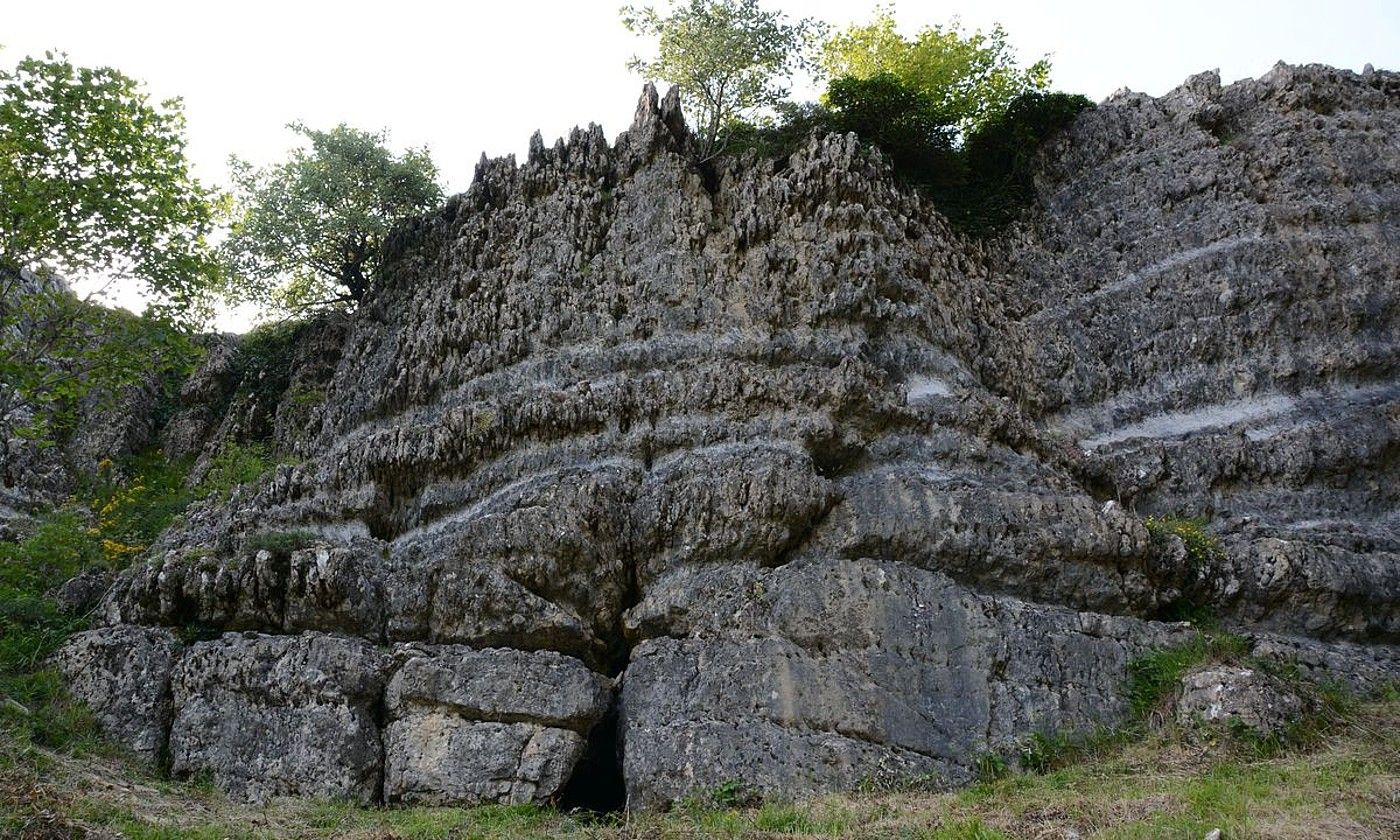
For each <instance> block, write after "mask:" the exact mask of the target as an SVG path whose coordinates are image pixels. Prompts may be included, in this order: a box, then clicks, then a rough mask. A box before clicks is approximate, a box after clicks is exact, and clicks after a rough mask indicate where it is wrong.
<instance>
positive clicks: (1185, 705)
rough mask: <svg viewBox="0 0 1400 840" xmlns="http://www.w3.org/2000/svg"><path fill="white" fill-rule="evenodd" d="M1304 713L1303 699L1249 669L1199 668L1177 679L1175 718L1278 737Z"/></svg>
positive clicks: (1184, 722)
mask: <svg viewBox="0 0 1400 840" xmlns="http://www.w3.org/2000/svg"><path fill="white" fill-rule="evenodd" d="M1304 710H1305V705H1304V703H1303V699H1302V698H1300V697H1299V696H1298V695H1296V694H1294V693H1292V692H1291V691H1289V690H1288V689H1287V688H1285V687H1284V686H1282V685H1280V684H1279V683H1278V681H1277V680H1273V679H1270V678H1269V677H1268V676H1267V675H1266V674H1262V673H1260V672H1259V671H1257V670H1255V669H1253V668H1241V667H1237V666H1222V667H1216V668H1203V669H1201V670H1198V671H1193V672H1191V673H1189V674H1187V675H1186V676H1184V677H1182V678H1181V697H1180V698H1179V699H1178V700H1177V702H1176V718H1177V720H1178V721H1179V722H1180V723H1182V724H1184V725H1187V726H1191V725H1195V724H1200V723H1213V724H1224V725H1230V726H1243V727H1245V728H1246V729H1249V730H1252V731H1254V732H1257V733H1259V734H1261V735H1276V734H1279V733H1282V732H1283V731H1284V730H1285V729H1286V728H1287V727H1288V725H1289V724H1290V723H1293V722H1295V721H1297V720H1298V719H1299V717H1300V716H1301V715H1302V714H1303V712H1304Z"/></svg>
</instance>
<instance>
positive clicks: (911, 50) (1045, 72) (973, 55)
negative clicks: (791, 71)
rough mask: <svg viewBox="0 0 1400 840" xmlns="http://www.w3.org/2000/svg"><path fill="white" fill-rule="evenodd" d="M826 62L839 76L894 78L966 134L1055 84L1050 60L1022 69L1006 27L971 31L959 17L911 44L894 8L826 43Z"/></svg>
mask: <svg viewBox="0 0 1400 840" xmlns="http://www.w3.org/2000/svg"><path fill="white" fill-rule="evenodd" d="M820 63H821V66H822V68H823V69H824V70H825V71H826V72H827V73H829V74H830V75H831V77H832V78H838V79H839V78H841V77H843V76H851V77H854V78H857V79H869V78H872V77H874V76H878V75H880V74H882V73H888V74H890V75H891V76H893V77H894V78H896V79H898V80H899V81H900V82H902V83H904V84H905V85H907V86H909V87H910V88H912V89H914V90H917V91H919V92H920V93H922V94H923V95H924V96H926V97H927V98H928V100H929V102H930V103H931V105H932V106H933V107H934V108H935V109H937V111H938V112H939V113H940V114H942V115H943V117H944V118H945V119H946V120H947V121H948V122H949V123H951V124H955V125H957V127H958V129H959V130H960V131H962V132H963V133H968V132H971V131H972V130H974V129H976V128H977V127H979V126H981V125H983V124H984V123H986V122H987V121H988V120H989V119H993V118H995V117H997V116H998V115H1000V114H1003V113H1005V112H1006V109H1007V108H1008V107H1009V106H1010V105H1011V102H1012V101H1013V100H1015V99H1016V97H1018V96H1020V95H1022V94H1024V93H1031V92H1036V91H1044V90H1045V89H1047V88H1048V87H1049V85H1050V60H1049V58H1048V57H1045V58H1041V59H1040V60H1039V61H1036V62H1035V63H1034V64H1031V65H1030V66H1029V67H1024V68H1023V67H1019V66H1018V65H1017V63H1016V58H1015V52H1014V50H1013V49H1012V48H1011V45H1010V44H1009V43H1007V36H1006V31H1005V30H1004V29H1002V28H1001V26H1000V25H997V26H993V27H992V28H991V30H990V31H988V32H985V33H984V32H981V31H980V30H979V31H973V32H971V33H968V32H966V31H964V30H963V29H962V27H961V26H960V25H959V23H958V22H957V20H956V19H955V20H954V21H953V22H952V23H950V24H948V25H947V26H928V27H925V28H923V29H921V30H920V31H919V33H918V34H917V35H915V36H914V37H913V38H912V39H910V38H905V37H904V36H903V35H901V34H900V33H899V30H898V28H897V26H896V24H895V19H894V14H893V13H892V11H891V10H889V9H882V10H880V11H879V12H877V13H876V15H875V19H874V20H872V21H871V22H870V23H867V24H863V25H857V26H852V27H850V28H848V29H846V30H845V31H843V32H838V33H836V34H835V35H833V36H831V37H830V38H829V39H827V41H826V43H825V44H823V45H822V51H821V59H820Z"/></svg>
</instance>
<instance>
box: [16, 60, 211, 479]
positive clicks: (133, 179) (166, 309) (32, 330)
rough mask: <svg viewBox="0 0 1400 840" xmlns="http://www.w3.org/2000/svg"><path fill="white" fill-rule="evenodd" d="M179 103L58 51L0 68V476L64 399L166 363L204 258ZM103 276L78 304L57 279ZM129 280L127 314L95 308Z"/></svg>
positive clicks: (198, 197)
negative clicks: (140, 298) (141, 300)
mask: <svg viewBox="0 0 1400 840" xmlns="http://www.w3.org/2000/svg"><path fill="white" fill-rule="evenodd" d="M184 129H185V122H184V115H183V112H182V110H181V105H180V102H179V100H168V101H165V102H162V103H159V104H155V103H152V102H151V101H150V100H149V98H148V97H147V95H146V94H145V93H144V92H143V91H142V89H141V85H140V84H139V83H138V82H136V81H135V80H133V79H131V78H129V77H127V76H125V75H123V74H122V73H120V72H119V71H117V70H114V69H112V68H110V67H99V68H87V67H77V66H75V65H73V64H72V63H71V62H69V61H68V59H67V58H66V57H65V56H63V55H59V54H55V53H48V54H46V55H45V56H44V58H42V59H40V58H33V57H29V58H25V59H23V60H22V61H20V62H19V63H18V64H17V65H16V67H15V69H14V70H13V71H6V70H0V383H2V384H0V472H3V476H0V477H3V479H4V481H5V483H6V484H8V483H10V481H11V480H12V479H13V478H14V476H13V463H12V459H11V456H12V454H13V453H14V450H15V445H16V444H20V445H21V446H23V445H24V444H22V443H21V442H22V441H26V440H27V441H29V442H30V443H31V444H34V445H40V446H42V445H46V444H48V443H51V442H52V441H53V439H54V437H55V435H56V433H57V432H58V431H59V430H61V428H62V427H63V426H64V425H65V421H66V420H68V419H71V418H72V416H73V413H74V411H75V410H76V408H77V407H78V405H79V404H80V403H81V402H82V401H83V400H84V399H85V398H88V397H90V396H93V395H97V396H101V395H108V396H110V395H114V394H115V393H116V392H117V391H118V390H119V388H120V386H122V385H125V384H130V383H133V382H135V381H137V380H139V379H142V378H144V377H145V376H148V375H150V374H152V373H157V372H159V371H160V370H161V368H162V366H163V365H166V364H171V365H178V364H182V363H183V361H184V360H185V355H186V351H187V350H188V346H187V345H186V344H185V343H184V342H183V341H182V339H181V335H180V331H179V329H177V328H181V327H190V326H192V325H193V324H195V323H197V322H198V321H199V316H200V315H201V314H202V310H201V308H200V307H199V306H198V305H197V304H198V303H199V301H200V300H201V298H202V293H203V292H204V291H205V290H206V289H207V288H208V287H209V286H210V285H211V283H212V282H213V278H214V273H215V272H214V268H215V263H214V260H213V258H212V255H211V253H210V250H209V248H208V247H207V244H206V241H205V237H206V235H207V234H208V233H209V231H210V229H211V227H212V225H213V215H214V208H213V205H212V195H211V193H210V192H209V191H207V190H206V189H205V188H203V187H202V186H201V185H200V184H199V183H198V182H197V181H195V180H194V179H193V178H192V177H190V174H189V167H188V163H187V161H186V159H185V151H184V150H185V139H184ZM59 275H62V276H66V277H68V278H69V279H73V280H78V279H90V280H96V281H104V282H103V285H102V286H101V287H100V288H99V290H98V291H97V292H94V293H93V294H90V295H89V296H88V297H87V298H84V299H80V298H79V297H77V296H76V295H74V294H73V293H72V292H71V291H70V290H69V287H68V285H67V284H66V283H64V282H62V281H61V280H59V279H58V276H59ZM133 284H135V285H139V286H140V288H141V290H142V291H143V292H144V293H145V296H146V298H147V300H148V309H147V313H146V316H144V317H142V318H136V317H134V316H129V315H127V314H126V313H122V312H113V311H112V310H110V309H107V308H104V307H101V306H98V305H96V303H95V301H94V300H93V298H94V297H95V296H97V295H100V294H101V293H102V292H103V291H104V290H107V289H109V288H113V287H120V286H130V285H133Z"/></svg>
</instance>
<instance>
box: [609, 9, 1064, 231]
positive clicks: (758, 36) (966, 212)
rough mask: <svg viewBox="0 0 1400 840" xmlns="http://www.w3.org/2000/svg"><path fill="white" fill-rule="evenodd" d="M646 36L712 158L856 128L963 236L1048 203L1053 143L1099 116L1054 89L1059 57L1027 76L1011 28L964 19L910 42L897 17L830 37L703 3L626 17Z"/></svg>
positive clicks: (809, 24)
mask: <svg viewBox="0 0 1400 840" xmlns="http://www.w3.org/2000/svg"><path fill="white" fill-rule="evenodd" d="M623 19H624V23H625V24H626V25H627V27H628V28H629V29H631V30H632V31H634V32H636V33H638V34H642V35H649V36H652V37H654V38H655V39H656V40H657V42H658V47H657V49H658V54H657V58H656V59H655V60H652V61H643V60H641V59H633V61H632V62H631V64H630V65H629V66H631V67H632V68H633V69H635V70H638V71H640V72H642V73H644V74H646V75H649V76H652V77H656V78H660V79H662V80H665V81H668V82H672V83H674V84H677V85H679V86H680V89H681V92H682V96H683V101H684V103H685V104H686V106H687V108H688V109H689V110H690V112H691V114H692V115H693V116H696V115H698V117H699V124H700V129H699V131H700V151H699V160H700V162H701V163H702V164H703V163H704V162H706V161H708V160H710V159H711V158H713V157H714V156H715V155H717V154H719V153H721V152H725V151H729V152H738V151H743V150H746V149H752V150H755V151H758V152H759V153H760V154H764V155H769V156H772V157H786V156H787V155H789V154H791V153H792V152H793V151H795V150H796V147H797V146H798V145H800V144H801V143H802V142H804V141H805V140H806V138H807V137H808V135H810V134H811V133H812V132H814V131H831V132H838V133H846V132H852V133H855V134H856V135H857V136H858V137H860V138H861V139H862V140H863V141H865V142H867V143H870V144H872V145H874V146H877V147H879V148H880V149H881V150H882V151H883V152H884V153H885V154H886V155H888V157H889V159H890V162H891V164H892V165H893V167H894V170H895V172H896V174H898V175H899V176H900V177H901V178H902V179H903V180H904V181H905V182H906V183H909V184H911V185H914V186H916V187H918V188H921V189H923V190H925V191H927V192H928V194H929V196H930V197H931V198H932V199H933V201H934V203H935V204H936V205H937V207H938V208H939V210H941V211H942V212H943V213H944V215H946V216H947V217H948V218H949V220H950V221H951V222H952V223H953V224H954V225H955V226H957V227H959V228H960V229H962V230H964V231H967V232H970V233H977V234H981V233H986V232H989V231H993V230H996V229H998V228H1000V227H1002V226H1004V225H1006V224H1007V223H1009V222H1010V221H1012V220H1014V219H1015V218H1016V217H1017V216H1018V215H1019V214H1020V212H1021V211H1022V209H1023V208H1025V207H1026V206H1027V205H1029V204H1030V203H1031V202H1032V200H1033V199H1034V184H1033V182H1032V178H1033V173H1034V161H1035V158H1036V155H1037V154H1038V152H1039V149H1040V148H1041V146H1042V145H1043V144H1044V143H1045V141H1046V140H1048V139H1049V138H1051V137H1052V136H1054V135H1055V133H1057V132H1058V131H1059V130H1060V129H1061V128H1063V127H1064V126H1065V125H1066V124H1068V123H1069V122H1070V121H1071V120H1073V118H1074V117H1075V115H1077V114H1078V113H1079V112H1080V111H1082V110H1084V109H1085V108H1088V107H1091V103H1090V102H1089V100H1087V99H1085V98H1084V97H1082V96H1073V95H1069V94H1062V93H1047V92H1046V91H1047V88H1048V87H1049V83H1050V62H1049V59H1048V58H1041V59H1039V60H1038V61H1036V62H1034V63H1032V64H1031V65H1029V66H1027V67H1021V66H1020V65H1019V64H1018V63H1017V62H1016V58H1015V55H1014V51H1013V50H1012V48H1011V45H1010V43H1009V40H1008V36H1007V33H1006V31H1005V30H1003V29H1002V28H1001V27H1000V26H994V27H992V29H991V30H989V31H987V32H982V31H980V30H974V31H972V32H968V31H966V30H964V29H963V28H962V27H961V26H960V25H959V24H957V23H956V22H954V23H952V24H949V25H946V26H926V27H924V28H923V29H921V30H919V31H918V32H917V33H916V34H915V35H914V36H913V37H905V36H904V35H902V34H900V31H899V28H898V26H897V24H896V21H895V18H894V14H893V12H892V11H891V10H888V9H884V10H880V11H877V13H876V15H875V17H874V19H873V20H872V21H871V22H869V23H867V24H862V25H855V26H851V27H849V28H848V29H846V30H844V31H842V32H838V33H836V34H834V35H831V36H830V37H827V38H825V39H824V40H823V41H821V44H820V57H819V58H817V59H815V60H808V59H807V57H806V52H807V51H808V50H810V49H811V48H812V47H813V46H814V45H815V44H816V42H817V39H818V38H819V37H820V36H821V35H822V34H824V33H825V28H824V27H823V26H820V25H818V24H817V23H816V22H814V21H811V20H802V21H799V22H797V23H795V24H786V23H784V22H783V21H782V18H781V16H780V15H778V14H776V13H770V12H764V11H763V10H762V9H761V8H759V6H758V5H757V3H756V2H755V0H744V1H743V2H736V0H689V2H687V3H678V4H674V5H673V6H672V7H671V12H670V14H669V15H665V16H662V15H660V14H658V13H657V12H656V11H655V10H654V9H651V8H645V9H640V10H638V9H636V8H632V7H628V8H625V9H623ZM804 68H805V69H810V70H812V71H813V72H814V74H815V75H816V77H817V78H819V79H820V78H822V77H826V78H829V79H830V82H829V84H828V85H827V88H826V92H825V93H824V94H823V95H822V97H821V101H820V102H817V103H808V104H794V103H791V102H788V101H786V96H787V83H788V82H789V80H790V79H791V78H792V76H793V74H794V73H795V72H796V71H797V70H798V69H804Z"/></svg>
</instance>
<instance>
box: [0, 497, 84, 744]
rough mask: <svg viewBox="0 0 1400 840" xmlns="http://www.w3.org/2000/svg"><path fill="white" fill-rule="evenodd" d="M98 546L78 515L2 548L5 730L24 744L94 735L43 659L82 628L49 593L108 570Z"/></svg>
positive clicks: (57, 518)
mask: <svg viewBox="0 0 1400 840" xmlns="http://www.w3.org/2000/svg"><path fill="white" fill-rule="evenodd" d="M103 562H104V561H103V551H102V545H101V542H100V540H99V539H98V538H97V536H96V535H94V534H92V533H91V532H90V529H89V528H88V525H87V522H86V520H84V519H83V517H82V516H80V515H79V514H77V513H75V512H73V511H57V512H55V513H51V514H48V515H47V516H44V517H42V518H41V519H40V520H39V522H38V524H37V527H36V528H35V529H34V531H33V532H32V533H31V534H30V535H29V536H28V537H26V538H25V539H23V540H21V541H20V542H17V543H0V732H3V734H4V735H5V736H6V737H9V738H14V739H16V740H18V741H20V742H24V743H35V744H39V745H43V746H49V747H64V746H70V745H73V744H76V743H78V742H82V741H88V740H90V739H91V738H92V737H93V732H94V728H93V726H92V722H91V720H90V718H89V716H88V715H87V713H86V712H85V711H84V710H83V709H82V708H81V707H79V706H77V705H75V704H73V703H71V702H69V701H68V700H67V698H66V696H65V694H64V691H63V685H62V681H61V680H60V678H59V677H58V675H57V674H56V673H54V672H53V671H52V670H51V669H48V668H46V667H44V662H45V660H46V659H47V658H48V657H49V655H50V654H52V653H53V651H54V650H56V649H57V648H58V646H59V645H60V644H62V643H63V640H64V639H66V638H67V637H68V636H69V635H71V634H72V633H73V632H75V631H77V630H79V629H81V627H82V626H83V624H84V621H85V620H84V619H83V618H82V617H74V616H66V615H64V614H62V613H60V612H59V610H58V607H57V606H55V604H54V603H53V601H52V600H51V599H50V598H49V597H48V595H47V593H48V592H49V591H50V590H52V589H53V588H54V587H56V586H58V585H59V584H61V583H63V582H64V581H65V580H67V579H68V578H70V577H72V576H73V575H76V574H78V573H79V572H81V571H83V570H84V569H86V568H89V567H93V566H101V565H102V564H103Z"/></svg>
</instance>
